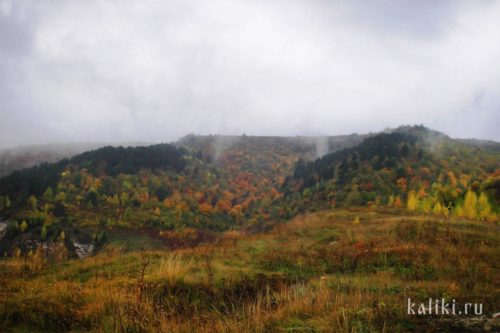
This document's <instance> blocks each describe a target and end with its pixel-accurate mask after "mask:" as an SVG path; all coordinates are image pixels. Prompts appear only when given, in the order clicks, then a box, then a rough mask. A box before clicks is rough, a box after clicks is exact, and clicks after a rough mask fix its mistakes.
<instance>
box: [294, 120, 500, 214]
mask: <svg viewBox="0 0 500 333" xmlns="http://www.w3.org/2000/svg"><path fill="white" fill-rule="evenodd" d="M498 146H500V145H499V144H492V143H491V142H490V143H489V144H488V146H486V147H481V145H478V144H469V142H468V141H463V140H453V139H450V138H449V137H447V136H446V135H444V134H442V133H439V132H435V131H431V130H428V129H426V128H424V127H420V126H416V127H402V128H399V129H398V130H396V131H393V132H391V133H382V134H378V135H375V136H372V137H369V138H366V139H365V140H364V141H363V142H362V143H360V144H359V145H356V146H355V147H351V148H347V149H343V150H341V151H337V152H334V153H332V154H328V155H325V156H323V157H322V158H319V159H316V160H315V161H310V162H304V161H302V160H300V161H298V163H297V164H296V167H295V170H294V173H293V175H292V176H291V177H289V178H288V179H287V181H286V184H285V186H284V191H285V192H286V193H287V198H288V201H287V202H288V203H289V206H291V207H292V208H291V209H295V210H304V209H306V208H307V207H311V206H320V207H325V206H352V205H355V206H356V205H373V206H380V205H384V206H398V207H408V205H409V207H410V208H411V209H412V210H422V211H425V212H430V211H434V212H439V213H443V214H445V215H446V214H451V213H453V212H455V213H456V214H459V215H461V214H463V209H464V205H465V204H467V202H466V201H467V200H472V201H474V200H476V199H478V198H481V200H482V205H483V206H485V207H476V213H477V214H478V215H481V216H482V217H483V218H487V216H488V215H489V214H490V213H492V211H493V210H494V209H493V208H491V207H492V206H493V207H497V206H498V204H499V201H498V200H499V195H498V190H499V176H500V169H499V167H500V154H499V153H497V149H498ZM468 196H469V197H470V199H469V198H468ZM472 196H476V199H474V198H472ZM469 215H472V213H471V214H469ZM489 217H490V218H491V219H493V218H494V216H493V214H491V216H489Z"/></svg>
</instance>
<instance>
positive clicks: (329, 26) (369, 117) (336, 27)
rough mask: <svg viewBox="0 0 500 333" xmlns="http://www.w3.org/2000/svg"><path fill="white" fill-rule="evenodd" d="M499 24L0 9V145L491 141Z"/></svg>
mask: <svg viewBox="0 0 500 333" xmlns="http://www.w3.org/2000/svg"><path fill="white" fill-rule="evenodd" d="M10 4H11V5H10ZM9 6H10V7H9ZM5 8H7V9H8V10H7V9H5ZM499 15H500V3H499V2H497V1H484V2H474V3H471V2H466V1H442V2H438V3H437V2H435V1H430V0H429V1H427V0H426V1H405V2H401V1H395V0H385V1H382V0H381V1H376V2H366V1H360V0H359V1H349V2H344V1H324V0H313V1H305V0H288V1H284V0H277V1H272V2H269V1H264V0H256V1H244V0H233V1H229V0H217V1H209V2H207V1H196V0H182V1H181V0H172V1H166V2H165V1H159V0H153V1H148V2H145V1H127V2H122V1H120V2H119V1H100V0H85V1H84V0H75V1H70V2H67V1H48V0H40V1H37V2H36V3H35V4H33V3H32V2H30V1H19V2H17V1H9V0H0V31H1V32H0V38H1V39H0V74H1V77H0V98H1V100H2V105H1V108H0V116H1V117H2V122H1V124H0V146H14V145H17V144H26V143H33V142H36V143H40V142H54V141H84V142H89V141H95V142H98V141H113V142H116V141H135V140H140V141H170V140H174V139H176V138H178V137H180V136H182V135H185V134H188V133H200V134H211V133H214V134H215V133H217V134H242V133H246V134H255V135H334V134H346V133H351V132H359V133H361V132H369V131H377V130H382V129H384V128H385V127H393V126H398V125H400V124H403V123H407V124H408V123H409V124H413V123H423V124H425V125H427V126H429V127H432V128H436V129H438V130H444V131H446V132H447V133H448V134H450V135H452V136H457V137H471V136H474V137H479V138H489V139H494V140H500V137H499V134H498V131H497V130H496V128H495V127H494V126H493V125H492V123H493V124H495V123H497V124H498V108H499V106H500V102H499V101H500V72H499V71H498V70H496V68H497V67H498V66H497V62H498V59H499V58H500V42H499V41H500V24H499V23H498V17H499ZM478 96H479V97H478Z"/></svg>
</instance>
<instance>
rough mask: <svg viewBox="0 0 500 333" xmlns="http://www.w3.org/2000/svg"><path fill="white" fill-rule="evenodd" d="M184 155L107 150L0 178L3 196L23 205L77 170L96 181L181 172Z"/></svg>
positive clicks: (164, 149) (160, 149) (161, 148)
mask: <svg viewBox="0 0 500 333" xmlns="http://www.w3.org/2000/svg"><path fill="white" fill-rule="evenodd" d="M184 153H185V152H184V150H183V149H179V148H176V147H175V146H173V145H169V144H159V145H152V146H148V147H127V148H124V147H111V146H107V147H103V148H99V149H96V150H92V151H88V152H85V153H82V154H80V155H76V156H74V157H72V158H70V159H62V160H61V161H59V162H57V163H42V164H40V165H37V166H34V167H31V168H27V169H23V170H18V171H14V172H12V173H11V174H10V175H8V176H5V177H3V178H0V195H2V196H10V197H11V198H12V199H13V200H14V201H15V202H17V203H23V202H24V201H25V200H26V199H27V198H28V197H29V196H30V195H33V196H39V195H41V194H42V193H43V192H44V191H46V190H47V189H48V188H55V187H56V186H57V184H58V182H59V180H60V179H61V177H63V176H64V175H67V174H69V173H70V172H71V171H72V170H75V169H85V170H86V172H88V173H89V174H90V175H93V176H96V177H100V176H111V177H114V176H117V175H118V174H137V173H138V172H139V171H140V170H141V169H171V170H175V171H181V170H183V169H184V167H185V165H186V163H185V161H184V159H183V155H184ZM78 185H79V184H75V186H78ZM11 203H12V202H11Z"/></svg>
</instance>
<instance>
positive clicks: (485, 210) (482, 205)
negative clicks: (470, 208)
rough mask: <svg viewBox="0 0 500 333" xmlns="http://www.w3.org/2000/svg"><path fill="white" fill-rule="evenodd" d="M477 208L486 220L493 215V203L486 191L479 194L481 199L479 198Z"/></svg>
mask: <svg viewBox="0 0 500 333" xmlns="http://www.w3.org/2000/svg"><path fill="white" fill-rule="evenodd" d="M477 210H478V212H479V217H481V218H482V219H483V220H486V219H487V218H488V217H489V216H490V215H491V205H490V202H489V201H488V197H487V196H486V194H485V193H484V192H482V193H481V194H480V195H479V199H478V200H477Z"/></svg>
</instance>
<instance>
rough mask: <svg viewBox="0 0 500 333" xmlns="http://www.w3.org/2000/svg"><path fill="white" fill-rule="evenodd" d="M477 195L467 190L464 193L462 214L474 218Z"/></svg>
mask: <svg viewBox="0 0 500 333" xmlns="http://www.w3.org/2000/svg"><path fill="white" fill-rule="evenodd" d="M476 204H477V195H476V193H474V192H473V191H471V190H469V191H467V193H466V194H465V201H464V215H465V217H467V218H469V219H474V218H476V216H477V211H476Z"/></svg>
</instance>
